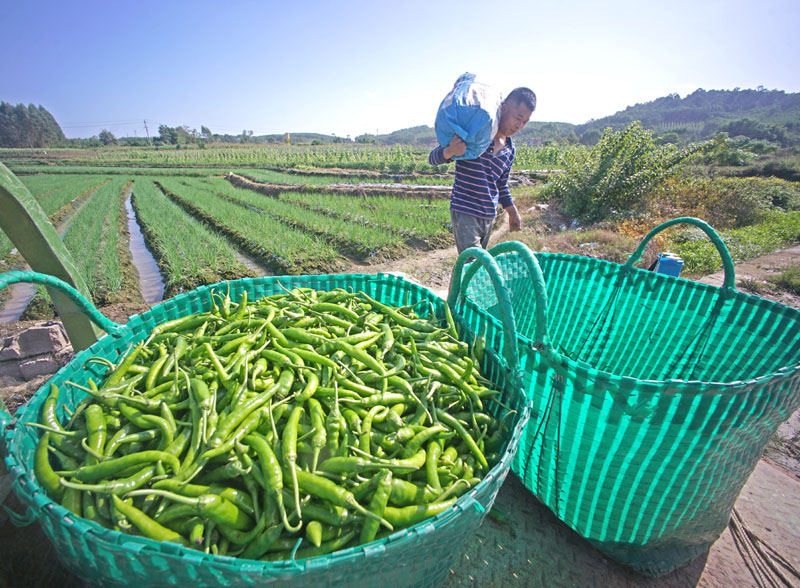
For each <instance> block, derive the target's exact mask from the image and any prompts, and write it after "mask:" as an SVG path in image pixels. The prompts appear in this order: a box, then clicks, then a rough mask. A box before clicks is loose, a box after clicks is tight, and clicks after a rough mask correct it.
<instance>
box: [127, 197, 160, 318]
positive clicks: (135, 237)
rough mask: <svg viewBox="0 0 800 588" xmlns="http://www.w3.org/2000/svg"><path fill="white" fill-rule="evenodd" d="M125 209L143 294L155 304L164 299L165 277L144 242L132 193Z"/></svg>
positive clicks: (134, 263)
mask: <svg viewBox="0 0 800 588" xmlns="http://www.w3.org/2000/svg"><path fill="white" fill-rule="evenodd" d="M125 210H126V212H127V213H128V233H129V234H130V236H131V238H130V247H131V257H133V265H134V266H136V271H138V272H139V284H140V285H141V288H142V296H143V297H144V301H145V302H146V303H147V304H155V303H156V302H161V301H162V300H163V299H164V279H163V278H162V277H161V271H159V269H158V264H157V263H156V260H155V259H154V258H153V255H152V254H151V253H150V251H149V250H148V249H147V246H146V245H145V244H144V235H142V231H141V229H140V228H139V223H138V222H137V221H136V214H135V213H134V212H133V205H131V195H130V193H128V197H127V198H126V199H125Z"/></svg>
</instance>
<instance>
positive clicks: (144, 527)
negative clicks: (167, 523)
mask: <svg viewBox="0 0 800 588" xmlns="http://www.w3.org/2000/svg"><path fill="white" fill-rule="evenodd" d="M112 500H113V503H114V508H115V509H117V510H118V511H119V512H121V513H122V514H124V515H125V517H126V518H127V519H128V520H129V521H130V522H131V523H133V524H134V525H135V526H136V528H137V529H139V531H140V532H141V533H142V535H144V536H145V537H149V538H150V539H155V540H156V541H171V542H173V543H180V544H181V545H184V546H186V547H189V543H188V541H186V539H184V538H183V537H182V536H180V535H178V534H177V533H176V532H175V531H172V530H170V529H167V528H166V527H164V526H162V525H160V524H159V523H157V522H156V521H154V520H153V519H151V518H150V517H148V516H147V515H146V514H144V513H143V512H142V511H140V510H139V509H138V508H136V507H135V506H133V505H131V504H127V503H126V502H125V501H123V500H122V499H121V498H120V497H119V496H117V495H116V494H115V495H113V496H112Z"/></svg>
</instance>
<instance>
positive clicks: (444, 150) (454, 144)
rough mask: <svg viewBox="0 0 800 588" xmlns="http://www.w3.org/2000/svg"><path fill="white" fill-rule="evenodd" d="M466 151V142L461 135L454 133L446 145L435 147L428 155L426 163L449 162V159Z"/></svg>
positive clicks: (440, 163) (441, 163) (438, 163)
mask: <svg viewBox="0 0 800 588" xmlns="http://www.w3.org/2000/svg"><path fill="white" fill-rule="evenodd" d="M466 152H467V144H466V143H464V141H462V140H461V137H459V136H458V135H455V136H454V137H453V139H452V140H451V141H450V144H449V145H448V146H447V147H441V146H439V147H437V148H436V149H434V150H433V151H431V154H430V155H429V156H428V163H430V164H431V165H443V164H445V163H450V160H451V159H452V158H453V157H455V156H457V155H464V153H466Z"/></svg>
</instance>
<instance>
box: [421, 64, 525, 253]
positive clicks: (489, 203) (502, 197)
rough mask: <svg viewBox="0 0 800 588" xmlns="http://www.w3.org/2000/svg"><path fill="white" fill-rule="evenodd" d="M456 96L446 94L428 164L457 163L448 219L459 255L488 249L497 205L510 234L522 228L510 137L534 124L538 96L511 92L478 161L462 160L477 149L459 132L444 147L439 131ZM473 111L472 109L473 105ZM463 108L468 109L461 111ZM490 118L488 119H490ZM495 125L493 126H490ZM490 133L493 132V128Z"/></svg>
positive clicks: (503, 104) (522, 91)
mask: <svg viewBox="0 0 800 588" xmlns="http://www.w3.org/2000/svg"><path fill="white" fill-rule="evenodd" d="M466 75H471V74H465V76H466ZM463 80H464V76H462V77H461V78H459V80H458V81H457V82H456V87H454V89H453V92H456V91H457V89H458V85H459V83H462V84H463V83H464V82H463ZM473 80H474V76H472V80H467V81H468V82H469V81H473ZM453 92H451V94H448V97H446V98H445V101H444V102H443V103H442V106H441V107H440V116H437V137H438V138H439V142H440V146H439V147H436V148H435V149H434V150H433V151H431V153H430V155H429V156H428V161H429V163H430V164H431V165H442V164H445V163H450V162H451V161H452V160H454V159H455V160H456V171H455V182H454V183H453V192H452V193H451V195H450V217H451V220H452V225H453V233H454V235H455V239H456V248H457V249H458V252H459V253H461V252H462V251H463V250H464V249H467V248H469V247H482V248H484V249H486V248H487V247H488V245H489V236H490V235H491V232H492V224H493V222H494V219H495V216H496V211H497V204H498V203H499V204H500V206H502V207H503V209H504V210H505V211H506V212H507V213H508V225H509V229H510V230H511V231H518V230H520V229H521V228H522V219H521V218H520V216H519V212H518V211H517V207H516V206H515V205H514V200H513V198H512V197H511V191H510V190H509V187H508V175H509V172H510V171H511V165H512V164H513V163H514V157H515V155H516V150H515V149H514V143H513V141H512V140H511V136H512V135H514V134H515V133H517V132H519V131H521V130H522V129H523V128H524V127H525V125H526V124H527V123H528V121H529V120H530V117H531V114H533V111H534V110H535V109H536V94H534V93H533V92H532V91H531V90H529V89H528V88H516V89H515V90H512V92H511V93H510V94H509V95H508V96H507V97H506V99H505V100H503V102H502V103H501V105H500V108H499V109H498V110H497V115H496V116H497V120H496V121H494V124H496V128H497V131H496V133H494V134H493V137H492V139H491V141H490V142H489V145H488V146H487V147H485V150H483V151H482V152H481V153H480V155H478V156H477V157H476V158H474V159H464V158H463V156H464V154H465V153H466V152H467V150H468V148H471V150H472V151H475V146H476V144H475V143H474V142H472V143H471V141H470V137H466V139H467V140H466V142H465V140H464V138H462V137H461V136H459V134H458V133H457V132H456V133H455V134H453V135H452V138H451V139H450V142H449V144H448V145H447V146H446V147H445V146H442V145H444V142H443V140H442V137H441V131H442V129H441V128H438V127H439V126H440V118H443V117H442V116H441V114H442V112H443V111H444V106H445V103H446V102H448V100H450V102H449V103H448V106H449V107H450V108H451V109H452V108H453V104H452V103H453V100H452V95H453ZM473 100H474V93H473ZM472 107H473V108H474V104H473V105H472ZM459 108H462V109H463V108H464V107H463V106H459ZM462 112H463V110H462ZM492 114H493V113H491V114H489V115H488V117H489V118H491V117H492ZM472 120H475V119H474V118H472ZM448 122H452V121H448ZM492 122H493V121H491V120H489V123H492ZM442 126H443V127H444V126H446V125H444V124H443V125H442ZM452 126H456V125H455V124H453V125H452ZM447 128H448V129H449V128H451V126H447ZM490 128H491V129H492V130H494V125H492V127H490ZM459 130H460V129H459ZM484 130H485V129H484ZM481 147H482V145H481Z"/></svg>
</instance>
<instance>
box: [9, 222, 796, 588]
mask: <svg viewBox="0 0 800 588" xmlns="http://www.w3.org/2000/svg"><path fill="white" fill-rule="evenodd" d="M502 220H503V221H504V220H505V219H502ZM532 220H535V219H533V218H526V221H527V222H529V223H530V222H531V221H532ZM511 237H513V235H510V234H508V233H507V229H506V227H505V226H504V222H503V224H501V225H500V226H499V227H497V228H496V230H495V233H494V235H493V238H492V244H495V243H497V242H499V241H501V240H506V239H507V238H511ZM795 249H797V250H798V251H796V252H795V251H794V250H789V251H787V252H781V253H779V254H775V255H774V256H767V258H769V259H768V260H766V261H765V260H754V261H752V262H749V263H748V264H743V265H740V266H737V273H738V276H739V278H744V279H745V285H747V284H752V283H755V282H757V281H759V280H760V281H764V278H765V277H766V276H767V274H770V273H775V272H777V271H778V270H779V269H780V268H781V267H786V266H788V265H792V264H797V263H800V248H795ZM455 259H456V250H455V247H452V248H448V249H440V250H435V251H428V252H419V253H417V254H414V255H412V256H410V257H408V258H406V259H404V260H401V261H395V262H391V263H385V264H379V265H369V266H359V265H354V266H353V267H351V268H348V271H349V272H359V273H370V274H372V273H378V272H385V273H401V274H403V275H404V276H406V277H407V278H408V279H411V280H414V281H416V282H419V283H421V284H422V285H424V286H426V287H428V288H429V289H431V290H432V291H434V292H436V293H437V294H440V295H442V296H444V295H446V292H447V289H448V285H449V281H450V272H451V269H452V267H453V263H454V262H455ZM714 279H719V278H714V277H708V278H707V279H704V280H703V281H710V282H711V283H713V280H714ZM764 283H765V284H767V282H764ZM737 287H739V288H740V289H744V288H742V284H741V283H739V282H737ZM756 287H758V286H756ZM758 294H759V295H760V296H763V297H765V298H773V299H777V300H779V301H780V302H783V303H784V304H789V305H792V306H796V307H800V300H798V298H797V297H788V298H787V297H785V296H784V294H783V293H781V292H775V291H772V290H771V289H769V288H768V287H767V286H764V287H762V288H761V289H760V290H759V291H758ZM145 309H146V306H145V305H140V304H139V305H137V304H119V305H114V306H111V307H105V308H103V309H102V310H103V312H104V314H106V316H108V317H109V318H111V319H112V320H115V321H117V322H125V321H126V319H127V317H129V316H130V315H133V314H138V313H140V312H142V311H143V310H145ZM27 326H30V325H29V324H27V325H26V324H25V323H17V324H14V325H0V336H3V335H4V334H9V333H13V332H16V331H20V330H22V329H24V328H26V327H27ZM46 379H47V378H46V377H44V378H43V379H42V382H31V383H28V384H26V385H23V386H20V387H17V388H16V389H5V390H3V396H4V397H5V398H6V399H7V401H8V402H9V403H10V404H12V405H13V403H14V402H17V403H21V402H24V401H25V398H26V397H27V395H29V394H30V393H32V392H33V391H35V390H36V389H37V388H38V386H39V385H41V384H42V383H44V381H46ZM9 408H10V409H11V410H12V411H13V410H14V408H12V407H11V406H10V407H9ZM0 481H2V478H1V477H0ZM2 490H3V487H2V484H0V499H2ZM0 501H2V500H0ZM8 505H9V506H10V507H11V508H12V509H13V508H16V509H17V510H18V511H19V510H20V507H19V505H18V504H17V503H16V501H15V499H14V497H13V496H12V497H11V498H10V499H9V501H8ZM735 510H736V512H737V513H738V514H739V515H740V516H741V519H742V521H743V524H744V526H745V528H746V530H747V531H749V532H750V533H752V537H758V538H759V539H758V540H755V542H756V543H757V544H758V545H768V546H769V547H770V548H772V549H773V550H774V552H776V553H777V554H780V556H782V557H783V558H785V560H786V562H787V563H788V565H789V566H790V567H791V569H788V568H786V567H784V568H782V569H783V571H784V572H785V573H784V575H785V576H786V578H787V582H786V583H784V584H779V585H782V586H783V585H785V586H800V576H796V575H792V571H791V570H792V569H793V570H795V571H796V570H797V569H800V551H798V549H797V546H798V545H800V412H798V413H796V414H795V415H793V416H792V418H791V419H789V420H788V421H787V422H786V423H785V424H784V425H783V426H782V427H781V428H780V429H779V431H778V432H777V434H776V436H775V438H774V439H773V441H772V442H771V443H770V445H769V447H768V448H767V451H766V452H765V457H764V458H762V460H761V461H760V462H759V463H758V465H757V467H756V469H755V470H754V472H753V474H752V475H751V477H750V479H749V480H748V482H747V483H746V485H745V486H744V488H743V490H742V492H741V494H740V496H739V499H738V500H737V502H736V506H735ZM738 528H741V527H736V526H735V525H733V523H732V526H729V527H728V529H726V530H725V531H724V532H723V534H722V535H721V537H720V538H719V539H718V540H717V541H716V542H715V543H714V545H713V546H712V547H711V549H710V550H709V551H708V552H707V553H706V554H704V555H703V556H701V557H699V558H698V559H696V560H694V561H693V562H691V563H689V564H688V565H686V566H684V567H683V568H680V569H678V570H676V571H674V572H672V573H671V574H668V575H667V576H664V577H661V578H649V577H645V576H642V575H640V574H638V573H636V572H633V571H631V570H630V569H628V568H626V567H624V566H621V565H619V564H617V563H616V562H614V561H612V560H610V559H608V558H607V557H605V556H604V555H603V554H602V553H600V552H599V551H597V550H596V549H595V548H594V547H592V546H591V545H589V544H588V543H587V542H586V541H585V540H584V539H583V538H581V537H580V536H579V535H578V534H577V533H575V532H574V531H572V530H571V529H570V528H569V527H567V526H566V525H565V524H564V523H563V522H561V521H560V520H558V519H557V518H556V517H555V516H554V515H553V514H552V513H551V512H550V511H549V510H548V509H547V508H546V507H545V506H543V505H542V504H541V503H540V502H538V500H537V499H536V498H534V496H533V495H532V494H531V493H530V492H528V490H527V489H526V488H525V487H524V486H523V485H522V483H521V482H520V481H519V480H518V479H517V478H516V477H515V476H514V474H509V476H508V478H507V479H506V482H505V483H504V484H503V486H502V487H501V489H500V491H499V493H498V495H497V499H496V502H495V508H494V510H493V511H492V513H491V515H490V516H488V517H487V518H486V520H485V521H484V523H483V524H482V525H481V527H480V528H479V529H478V530H477V531H476V532H475V533H474V535H473V536H472V537H470V538H468V539H467V540H466V544H465V546H464V547H463V549H459V552H460V553H461V554H462V555H459V556H458V557H457V559H456V560H455V562H454V564H453V566H452V569H451V573H450V576H449V578H448V579H447V581H446V582H445V586H446V587H448V588H449V587H455V586H503V587H504V588H507V587H511V586H548V587H550V586H552V587H562V586H563V587H567V586H574V587H583V586H603V587H604V588H607V587H617V586H620V587H647V588H650V587H657V588H683V587H693V586H700V587H703V588H707V587H708V588H710V587H715V588H716V587H720V588H721V587H726V588H727V587H739V586H767V585H771V584H767V583H766V582H765V580H764V579H763V577H761V579H759V575H758V574H757V573H756V572H755V571H754V570H756V566H755V564H754V560H753V559H751V558H750V557H749V556H748V550H747V549H745V548H743V547H742V545H741V543H739V542H737V541H736V539H735V535H734V533H732V531H735V530H737V529H738ZM759 541H763V543H760V542H759ZM0 545H2V557H0V588H4V587H5V586H9V587H10V586H82V585H83V583H82V582H81V581H80V580H78V579H76V578H74V577H73V576H71V575H70V574H69V573H68V572H66V571H65V570H64V569H63V568H62V567H61V566H60V564H59V563H58V561H57V560H56V558H55V557H54V556H55V554H54V552H53V550H52V548H51V546H50V544H49V542H48V541H47V539H46V537H45V536H44V534H43V533H42V531H41V528H40V527H39V525H38V524H33V525H30V526H28V527H24V528H17V527H14V526H13V525H12V524H11V523H10V522H9V520H8V519H7V517H6V515H5V514H4V513H2V511H0ZM750 553H752V551H750ZM787 569H788V571H787ZM775 585H778V584H775Z"/></svg>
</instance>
